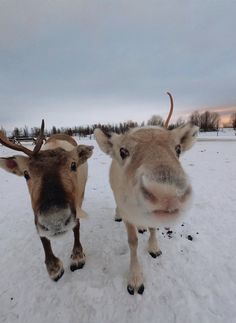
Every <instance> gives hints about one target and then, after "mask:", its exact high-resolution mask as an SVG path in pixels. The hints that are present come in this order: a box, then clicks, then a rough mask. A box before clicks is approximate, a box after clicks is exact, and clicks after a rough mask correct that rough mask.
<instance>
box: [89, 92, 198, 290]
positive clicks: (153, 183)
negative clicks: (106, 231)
mask: <svg viewBox="0 0 236 323" xmlns="http://www.w3.org/2000/svg"><path fill="white" fill-rule="evenodd" d="M170 98H171V106H172V110H173V100H172V97H171V96H170ZM168 119H169V118H168ZM167 126H168V123H167V122H166V123H165V128H160V127H142V128H134V129H131V130H130V131H129V132H127V133H125V134H121V135H118V134H115V133H113V134H109V135H108V134H104V133H103V132H102V131H101V130H100V129H96V130H95V137H96V140H97V142H98V145H99V147H100V148H101V150H102V151H103V152H105V153H106V154H108V155H110V156H111V158H112V163H111V168H110V184H111V188H112V190H113V194H114V197H115V201H116V206H117V213H118V215H119V216H120V217H121V218H122V220H123V221H124V222H125V224H126V228H127V234H128V242H129V247H130V273H129V279H128V286H127V289H128V292H129V293H130V294H134V292H135V291H137V292H138V293H139V294H142V293H143V291H144V284H143V281H144V279H143V273H142V270H141V267H140V264H139V261H138V256H137V246H138V237H137V232H136V231H137V230H136V227H140V226H141V227H148V228H149V231H150V238H149V241H148V251H149V254H150V255H151V256H152V257H154V258H156V257H157V256H159V255H161V251H160V249H159V247H158V244H157V239H156V228H157V227H158V226H159V225H162V224H165V225H167V224H170V223H173V222H174V221H175V220H176V219H178V217H179V216H180V215H181V214H182V213H183V211H184V209H185V208H186V205H187V204H188V201H189V200H190V197H191V191H192V189H191V185H190V182H189V179H188V177H187V175H186V174H185V172H184V170H183V168H182V166H181V164H180V161H179V157H180V154H181V153H183V152H184V151H186V150H188V149H190V148H191V147H192V145H193V143H194V141H195V137H196V133H197V131H198V128H197V127H196V126H193V125H191V124H186V125H184V126H182V127H179V128H177V129H174V130H171V131H170V130H167Z"/></svg>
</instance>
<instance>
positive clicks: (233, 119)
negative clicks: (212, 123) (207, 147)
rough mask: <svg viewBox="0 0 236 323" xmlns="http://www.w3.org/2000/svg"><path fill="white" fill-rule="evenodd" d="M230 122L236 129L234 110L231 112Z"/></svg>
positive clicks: (235, 113)
mask: <svg viewBox="0 0 236 323" xmlns="http://www.w3.org/2000/svg"><path fill="white" fill-rule="evenodd" d="M230 123H231V125H232V127H233V128H234V130H236V111H235V112H233V113H232V114H231V117H230Z"/></svg>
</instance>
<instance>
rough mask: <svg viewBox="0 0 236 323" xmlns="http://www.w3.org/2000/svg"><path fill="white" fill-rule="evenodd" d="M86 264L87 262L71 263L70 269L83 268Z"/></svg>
mask: <svg viewBox="0 0 236 323" xmlns="http://www.w3.org/2000/svg"><path fill="white" fill-rule="evenodd" d="M84 265H85V262H80V263H78V264H71V265H70V270H71V271H75V270H77V269H82V268H83V267H84Z"/></svg>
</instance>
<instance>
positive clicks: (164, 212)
mask: <svg viewBox="0 0 236 323" xmlns="http://www.w3.org/2000/svg"><path fill="white" fill-rule="evenodd" d="M151 214H152V215H154V216H155V217H166V216H168V215H169V216H175V215H179V214H180V210H179V209H176V210H154V211H152V212H151Z"/></svg>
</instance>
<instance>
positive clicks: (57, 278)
mask: <svg viewBox="0 0 236 323" xmlns="http://www.w3.org/2000/svg"><path fill="white" fill-rule="evenodd" d="M63 274H64V269H62V270H61V272H60V273H59V274H58V276H56V277H54V278H53V280H54V282H57V281H58V280H59V279H60V278H61V277H62V276H63Z"/></svg>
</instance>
